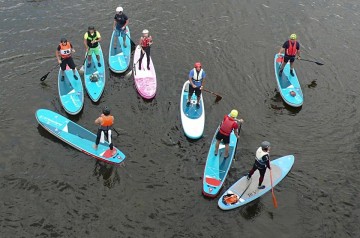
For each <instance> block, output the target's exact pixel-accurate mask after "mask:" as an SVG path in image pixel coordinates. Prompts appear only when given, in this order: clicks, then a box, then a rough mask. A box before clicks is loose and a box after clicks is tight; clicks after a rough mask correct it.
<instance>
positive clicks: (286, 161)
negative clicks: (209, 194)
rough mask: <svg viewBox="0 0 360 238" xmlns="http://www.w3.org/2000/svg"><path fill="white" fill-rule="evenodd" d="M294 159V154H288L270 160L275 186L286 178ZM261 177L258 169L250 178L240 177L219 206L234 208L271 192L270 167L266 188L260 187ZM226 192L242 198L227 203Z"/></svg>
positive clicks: (221, 198) (223, 208)
mask: <svg viewBox="0 0 360 238" xmlns="http://www.w3.org/2000/svg"><path fill="white" fill-rule="evenodd" d="M294 161H295V158H294V156H293V155H287V156H284V157H281V158H279V159H276V160H273V161H271V162H270V167H271V171H272V177H273V185H274V186H276V185H277V184H278V183H279V182H280V181H281V180H283V179H284V178H285V176H286V175H287V174H288V173H289V171H290V169H291V167H292V166H293V164H294ZM259 177H260V173H259V171H258V170H256V171H255V173H254V174H253V175H252V176H251V178H250V180H247V176H244V177H242V178H241V179H239V180H238V181H237V182H236V183H235V184H234V185H232V186H231V187H230V188H229V189H228V190H227V191H226V192H225V193H224V194H223V195H222V196H221V197H220V199H219V201H218V206H219V207H220V208H221V209H222V210H230V209H234V208H237V207H240V206H243V205H245V204H248V203H249V202H252V201H254V200H255V199H257V198H259V197H261V196H262V195H264V194H265V193H267V192H269V191H270V190H271V181H270V171H269V170H268V169H267V170H266V173H265V176H264V181H263V183H262V185H265V188H264V189H258V183H259ZM226 194H236V195H238V196H239V197H240V199H239V201H238V202H237V203H235V204H230V205H228V204H225V203H224V202H223V200H224V196H225V195H226Z"/></svg>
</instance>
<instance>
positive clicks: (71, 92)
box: [58, 66, 84, 115]
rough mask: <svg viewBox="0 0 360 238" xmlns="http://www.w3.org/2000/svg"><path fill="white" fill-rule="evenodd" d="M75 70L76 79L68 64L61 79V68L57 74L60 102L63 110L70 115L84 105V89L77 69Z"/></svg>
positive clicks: (77, 111)
mask: <svg viewBox="0 0 360 238" xmlns="http://www.w3.org/2000/svg"><path fill="white" fill-rule="evenodd" d="M75 71H76V76H77V77H78V80H76V79H75V78H74V74H73V71H72V69H70V68H69V67H68V66H66V70H65V71H64V76H65V79H64V80H61V78H62V74H61V69H60V70H59V74H58V90H59V96H60V102H61V105H62V106H63V107H64V109H65V111H66V112H67V113H69V114H71V115H76V114H78V113H79V112H80V111H81V109H82V108H83V106H84V90H83V85H82V82H81V77H80V75H79V73H78V71H77V70H75Z"/></svg>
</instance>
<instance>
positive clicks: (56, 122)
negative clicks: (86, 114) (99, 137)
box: [35, 109, 125, 164]
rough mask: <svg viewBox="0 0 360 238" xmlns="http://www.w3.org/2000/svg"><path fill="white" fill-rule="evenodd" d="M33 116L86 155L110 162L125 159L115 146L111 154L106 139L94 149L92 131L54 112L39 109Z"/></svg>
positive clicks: (116, 162)
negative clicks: (114, 151)
mask: <svg viewBox="0 0 360 238" xmlns="http://www.w3.org/2000/svg"><path fill="white" fill-rule="evenodd" d="M35 117H36V119H37V121H38V122H39V124H40V125H41V126H42V127H44V128H45V129H46V130H47V131H49V132H50V133H51V134H53V135H54V136H56V137H57V138H59V139H60V140H62V141H64V142H66V143H67V144H69V145H71V146H72V147H74V148H75V149H78V150H80V151H82V152H84V153H85V154H87V155H90V156H92V157H94V158H96V159H98V160H102V161H104V162H107V163H112V164H119V163H121V162H122V161H123V160H124V159H125V155H124V154H123V153H122V152H121V151H120V150H119V149H117V148H115V147H114V148H113V150H116V154H115V155H112V151H111V150H110V149H109V143H108V142H106V141H105V142H104V143H100V144H99V146H98V149H97V150H95V149H94V148H93V145H94V144H95V140H96V135H95V134H94V133H92V132H90V131H88V130H86V129H85V128H83V127H81V126H80V125H78V124H76V123H75V122H72V121H71V120H69V119H67V118H65V117H63V116H61V115H60V114H57V113H56V112H53V111H50V110H47V109H39V110H37V111H36V113H35Z"/></svg>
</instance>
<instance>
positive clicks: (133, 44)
mask: <svg viewBox="0 0 360 238" xmlns="http://www.w3.org/2000/svg"><path fill="white" fill-rule="evenodd" d="M130 42H131V53H134V51H135V49H136V45H135V43H134V41H132V40H131V39H130Z"/></svg>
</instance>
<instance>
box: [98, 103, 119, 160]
mask: <svg viewBox="0 0 360 238" xmlns="http://www.w3.org/2000/svg"><path fill="white" fill-rule="evenodd" d="M95 124H96V125H99V126H100V127H99V129H98V132H97V135H96V141H95V145H94V149H95V150H97V148H98V145H99V143H100V141H101V142H104V136H106V137H107V139H108V142H109V147H110V150H111V151H112V155H114V154H115V153H116V150H114V151H113V148H114V146H113V143H112V140H111V126H112V125H113V124H114V117H113V116H111V115H110V109H109V108H108V107H105V108H104V109H103V114H101V116H100V117H98V118H97V119H96V120H95Z"/></svg>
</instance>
